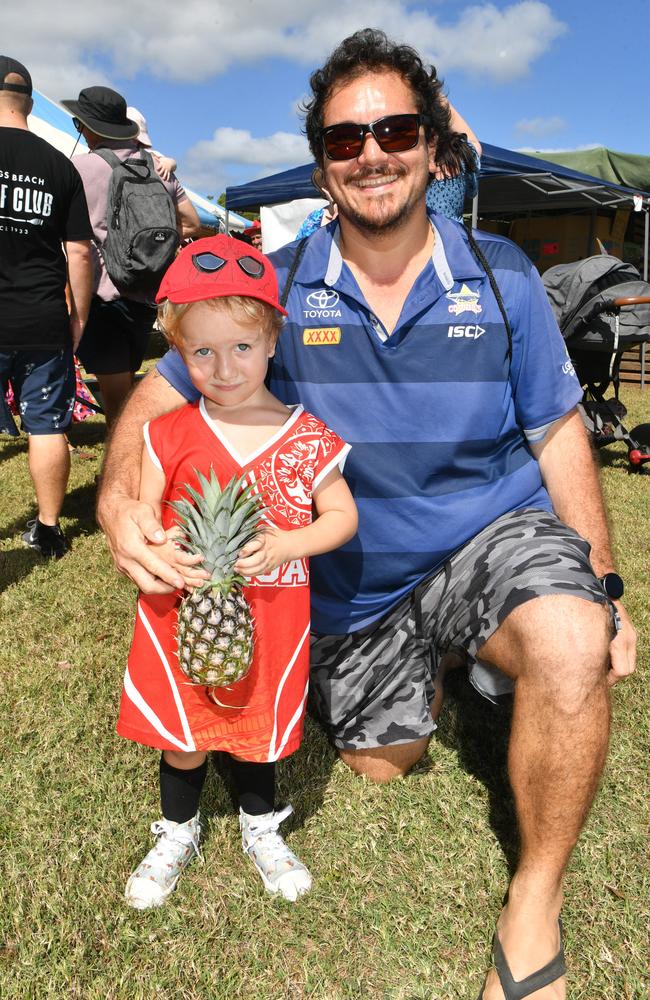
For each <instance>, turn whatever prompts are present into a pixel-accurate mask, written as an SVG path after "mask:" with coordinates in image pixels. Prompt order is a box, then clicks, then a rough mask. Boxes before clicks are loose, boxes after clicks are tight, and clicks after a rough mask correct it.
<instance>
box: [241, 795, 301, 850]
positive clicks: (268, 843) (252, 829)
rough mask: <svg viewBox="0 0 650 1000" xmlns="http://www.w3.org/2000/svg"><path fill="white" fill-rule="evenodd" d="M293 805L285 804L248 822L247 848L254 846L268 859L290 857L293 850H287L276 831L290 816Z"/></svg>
mask: <svg viewBox="0 0 650 1000" xmlns="http://www.w3.org/2000/svg"><path fill="white" fill-rule="evenodd" d="M292 812H293V806H291V805H288V806H285V807H284V809H281V810H280V812H272V813H269V814H268V815H267V816H260V817H259V819H256V821H255V822H254V823H251V822H249V824H248V835H249V837H250V843H249V844H248V847H247V850H251V848H253V847H256V848H257V850H258V851H259V852H260V853H261V854H263V855H264V856H265V857H267V858H270V860H275V861H279V860H282V859H284V858H286V857H290V856H291V855H292V854H293V852H292V851H290V850H289V848H288V847H287V845H286V844H285V842H284V840H283V839H282V837H281V836H280V834H279V833H278V827H279V826H280V823H283V822H284V820H285V819H287V817H289V816H291V813H292Z"/></svg>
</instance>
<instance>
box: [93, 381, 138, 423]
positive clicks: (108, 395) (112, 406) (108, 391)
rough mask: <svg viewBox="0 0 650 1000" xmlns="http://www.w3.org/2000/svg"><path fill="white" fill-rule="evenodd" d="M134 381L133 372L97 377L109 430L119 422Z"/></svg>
mask: <svg viewBox="0 0 650 1000" xmlns="http://www.w3.org/2000/svg"><path fill="white" fill-rule="evenodd" d="M134 381H135V380H134V377H133V373H132V372H118V373H117V374H116V375H98V376H97V384H98V385H99V391H100V393H101V396H102V409H103V411H104V415H105V417H106V426H107V428H108V429H109V430H110V428H111V427H112V425H113V424H114V423H115V421H116V420H117V418H118V416H119V414H120V410H121V409H122V406H123V404H124V401H125V399H126V397H127V396H128V395H129V393H130V392H131V389H132V388H133V384H134Z"/></svg>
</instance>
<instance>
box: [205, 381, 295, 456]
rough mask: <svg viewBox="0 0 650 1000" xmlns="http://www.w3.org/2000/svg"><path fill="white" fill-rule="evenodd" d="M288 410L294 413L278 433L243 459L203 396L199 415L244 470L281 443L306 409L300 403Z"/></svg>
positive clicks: (279, 428)
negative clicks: (208, 409) (223, 431)
mask: <svg viewBox="0 0 650 1000" xmlns="http://www.w3.org/2000/svg"><path fill="white" fill-rule="evenodd" d="M288 409H290V410H292V411H293V412H292V413H291V415H290V416H289V417H288V418H287V419H286V420H285V422H284V423H283V424H282V426H281V427H278V429H277V431H276V433H275V434H272V435H271V437H270V438H269V439H268V440H267V441H265V442H264V444H262V445H260V447H259V448H257V449H256V450H255V451H253V452H251V454H250V455H246V457H242V456H241V455H240V454H239V452H238V451H237V449H236V448H235V446H234V445H233V444H232V443H231V442H230V441H229V440H228V438H227V437H226V436H225V435H224V434H223V433H222V432H221V430H220V428H219V425H218V424H217V423H216V422H215V421H214V420H213V419H212V417H211V416H210V414H209V413H208V411H207V410H206V408H205V397H204V396H201V399H200V401H199V413H200V414H201V416H202V417H203V419H204V420H205V422H206V424H207V425H208V427H209V428H210V430H211V431H212V433H213V434H214V436H215V437H216V438H218V440H219V441H220V442H221V444H222V445H223V447H224V448H225V449H226V451H227V452H228V454H229V455H230V457H231V458H232V459H234V460H235V462H237V465H239V466H241V468H244V466H246V465H249V464H250V463H251V462H254V461H255V459H256V458H259V457H260V455H263V454H264V452H265V451H267V449H268V448H270V447H271V446H272V445H274V444H275V443H276V441H279V440H280V439H281V438H283V437H284V435H285V434H286V433H287V431H289V430H290V429H291V427H292V426H293V425H294V424H295V422H296V420H298V418H299V417H300V416H302V414H303V413H304V407H303V406H301V404H300V403H297V404H296V405H295V406H290V407H288Z"/></svg>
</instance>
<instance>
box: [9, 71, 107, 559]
mask: <svg viewBox="0 0 650 1000" xmlns="http://www.w3.org/2000/svg"><path fill="white" fill-rule="evenodd" d="M31 93H32V81H31V77H30V75H29V72H28V71H27V70H26V69H25V67H24V66H23V65H22V64H21V63H19V62H17V61H16V60H15V59H11V58H9V57H8V56H0V129H2V133H1V138H0V433H5V434H11V435H13V436H15V435H16V433H17V431H16V427H15V424H14V422H13V417H12V416H11V414H10V413H9V410H8V407H7V406H6V403H5V400H4V388H5V387H6V384H7V382H8V381H9V380H11V383H12V386H13V389H14V393H15V396H16V401H17V403H18V406H19V411H20V417H21V424H22V429H23V430H24V431H26V432H27V434H28V435H29V471H30V473H31V476H32V480H33V482H34V488H35V490H36V499H37V503H38V516H37V517H36V519H35V520H34V521H32V522H30V523H29V524H28V526H27V531H25V533H24V534H23V536H22V537H23V541H24V542H25V543H26V544H27V545H29V546H30V547H31V548H34V549H37V550H38V551H39V552H41V554H42V555H44V556H46V557H56V558H59V557H60V556H62V555H63V554H64V553H65V552H66V550H67V544H66V540H65V537H64V535H63V532H62V531H61V528H60V526H59V514H60V513H61V508H62V506H63V499H64V496H65V490H66V486H67V483H68V475H69V472H70V457H69V452H68V446H67V442H66V438H65V431H66V429H67V427H68V425H69V423H70V420H71V417H72V408H73V405H74V397H75V376H74V366H73V361H72V356H73V350H74V349H75V348H76V346H77V344H78V343H79V341H80V340H81V335H82V333H83V328H84V324H85V322H86V319H87V317H88V309H89V306H90V297H91V291H92V263H91V256H90V238H91V237H92V228H91V225H90V220H89V218H88V208H87V205H86V197H85V195H84V190H83V185H82V183H81V179H80V177H79V175H78V173H77V171H76V170H75V169H74V167H73V166H72V164H71V163H70V162H69V161H68V160H67V159H66V157H65V156H64V155H63V154H62V153H60V152H59V151H58V150H57V149H54V147H53V146H50V144H49V143H47V142H45V141H44V140H43V139H41V138H40V137H39V136H36V135H33V134H32V133H31V132H30V131H29V129H28V126H27V116H28V114H29V113H30V111H31V109H32V99H31ZM64 249H65V253H64ZM66 258H67V261H66ZM67 283H69V305H68V301H67V300H66V284H67Z"/></svg>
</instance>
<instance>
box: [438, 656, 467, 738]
mask: <svg viewBox="0 0 650 1000" xmlns="http://www.w3.org/2000/svg"><path fill="white" fill-rule="evenodd" d="M464 664H465V659H464V657H462V656H460V654H459V653H445V655H444V656H442V657H441V658H440V663H439V664H438V670H437V672H436V679H435V690H434V694H433V698H432V700H431V702H430V703H429V709H430V711H431V718H432V719H433V721H434V722H437V721H438V716H439V715H440V711H441V709H442V703H443V702H444V700H445V678H446V677H447V674H448V673H449V671H450V670H457V669H458V667H462V666H464Z"/></svg>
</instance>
